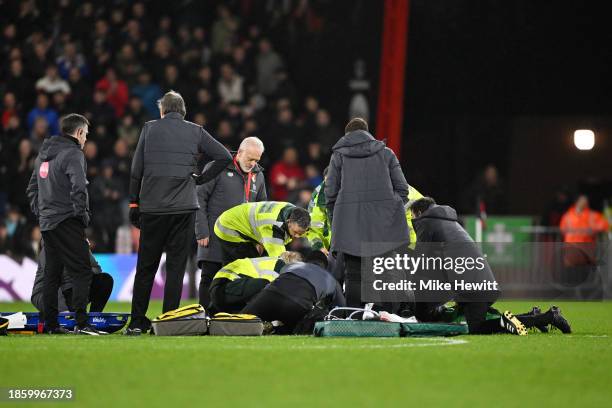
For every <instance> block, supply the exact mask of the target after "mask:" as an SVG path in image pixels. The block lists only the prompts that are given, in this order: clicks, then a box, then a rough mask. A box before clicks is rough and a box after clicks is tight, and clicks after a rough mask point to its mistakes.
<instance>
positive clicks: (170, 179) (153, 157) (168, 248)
mask: <svg viewBox="0 0 612 408" xmlns="http://www.w3.org/2000/svg"><path fill="white" fill-rule="evenodd" d="M185 114H186V108H185V102H184V101H183V98H182V97H181V95H180V94H178V93H176V92H173V91H170V92H167V93H166V94H165V95H164V96H163V97H162V99H161V100H160V115H161V119H158V120H152V121H149V122H147V123H145V124H144V126H143V128H142V131H141V134H140V138H139V139H138V145H137V146H136V151H135V153H134V158H133V160H132V172H131V178H130V191H129V193H130V204H129V206H130V221H131V223H132V225H134V226H135V227H137V228H140V241H139V247H138V261H137V265H136V276H135V278H134V289H133V293H132V313H131V314H132V319H131V321H130V326H129V327H128V330H127V331H126V334H129V335H138V334H141V333H142V332H143V331H148V330H149V328H150V322H149V320H148V319H147V317H146V312H147V309H148V307H149V300H150V297H151V290H152V289H153V280H154V279H155V273H156V272H157V269H158V267H159V262H160V259H161V256H162V253H163V252H164V251H165V252H166V254H167V257H166V281H165V285H164V302H163V307H162V310H163V312H167V311H169V310H173V309H176V308H178V306H179V303H180V299H181V292H182V289H183V276H184V274H185V266H186V264H187V257H188V256H189V252H190V248H191V246H192V239H193V232H194V225H195V212H196V211H197V210H198V208H199V204H198V197H197V194H196V181H198V180H199V182H202V183H205V182H207V181H210V180H212V179H213V178H215V177H216V176H217V175H218V174H219V173H220V172H221V171H222V170H223V169H224V168H225V167H226V166H227V165H228V164H229V163H231V161H232V156H231V155H230V153H229V151H228V150H227V149H226V148H225V147H223V145H222V144H221V143H219V142H217V141H216V140H215V139H214V138H213V137H212V136H211V135H210V134H209V133H208V132H206V131H205V130H204V129H203V128H202V127H201V126H199V125H196V124H195V123H192V122H188V121H186V120H184V119H183V118H184V117H185ZM200 154H203V155H205V156H207V157H209V158H210V159H212V163H211V164H210V166H209V167H208V169H207V170H206V171H205V172H204V173H202V174H201V175H199V176H195V177H194V170H195V169H196V168H197V161H198V157H199V155H200ZM196 179H198V180H196Z"/></svg>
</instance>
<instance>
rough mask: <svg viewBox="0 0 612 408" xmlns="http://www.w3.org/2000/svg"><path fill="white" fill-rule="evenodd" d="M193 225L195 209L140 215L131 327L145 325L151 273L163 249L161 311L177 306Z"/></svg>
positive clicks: (155, 268) (152, 273)
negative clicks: (164, 258)
mask: <svg viewBox="0 0 612 408" xmlns="http://www.w3.org/2000/svg"><path fill="white" fill-rule="evenodd" d="M194 228H195V212H190V213H186V214H141V215H140V244H139V247H138V262H137V264H136V276H135V277H134V290H133V292H132V321H131V322H130V327H131V328H141V329H147V328H148V325H149V323H148V319H147V318H146V313H147V309H148V308H149V300H150V298H151V290H152V289H153V281H154V280H155V273H156V272H157V269H158V268H159V262H160V260H161V256H162V253H163V252H164V251H166V281H165V283H164V304H163V308H162V310H163V312H164V313H165V312H167V311H169V310H173V309H177V308H178V307H179V305H180V302H181V293H182V291H183V277H184V276H185V266H186V264H187V257H188V256H189V251H190V246H191V242H190V240H191V238H193V231H194Z"/></svg>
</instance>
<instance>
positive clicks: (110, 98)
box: [96, 68, 130, 118]
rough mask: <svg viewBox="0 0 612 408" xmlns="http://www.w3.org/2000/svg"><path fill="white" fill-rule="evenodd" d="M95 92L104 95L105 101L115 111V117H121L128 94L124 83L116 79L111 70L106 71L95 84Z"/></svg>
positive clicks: (113, 71)
mask: <svg viewBox="0 0 612 408" xmlns="http://www.w3.org/2000/svg"><path fill="white" fill-rule="evenodd" d="M96 90H100V91H103V92H104V93H105V94H106V101H107V102H108V104H109V105H111V106H112V107H113V109H114V110H115V116H117V117H118V118H119V117H121V116H123V112H124V111H125V106H126V105H127V103H128V100H129V98H130V94H129V92H128V86H127V84H126V83H125V81H122V80H120V79H119V78H117V74H116V73H115V70H114V69H113V68H109V69H107V70H106V75H105V76H104V77H103V78H102V79H100V80H99V81H98V82H97V83H96Z"/></svg>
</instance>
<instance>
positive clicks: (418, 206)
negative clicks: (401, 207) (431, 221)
mask: <svg viewBox="0 0 612 408" xmlns="http://www.w3.org/2000/svg"><path fill="white" fill-rule="evenodd" d="M435 204H436V200H434V199H433V198H431V197H423V198H419V199H418V200H416V201H415V202H413V203H412V204H410V209H411V210H412V212H413V213H414V215H415V216H417V217H418V216H420V215H421V214H423V213H424V212H425V211H427V210H428V209H429V207H431V206H432V205H435Z"/></svg>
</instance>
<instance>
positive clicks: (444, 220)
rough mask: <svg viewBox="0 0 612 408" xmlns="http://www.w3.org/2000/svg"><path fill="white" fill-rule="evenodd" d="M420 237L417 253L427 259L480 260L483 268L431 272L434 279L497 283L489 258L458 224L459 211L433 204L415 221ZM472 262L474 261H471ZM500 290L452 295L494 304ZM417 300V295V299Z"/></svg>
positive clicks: (465, 300) (456, 292)
mask: <svg viewBox="0 0 612 408" xmlns="http://www.w3.org/2000/svg"><path fill="white" fill-rule="evenodd" d="M412 225H413V226H414V230H415V231H416V234H417V245H416V249H415V250H416V253H418V254H423V255H425V256H427V257H440V258H442V259H446V258H452V259H454V260H456V261H459V260H462V262H463V260H465V259H472V260H476V259H478V258H481V261H482V265H483V267H482V268H470V270H467V271H459V272H457V271H456V270H438V271H435V270H428V271H427V274H428V276H429V277H431V278H432V279H433V278H434V277H433V275H434V274H436V273H437V275H436V276H435V278H440V279H442V280H445V281H447V282H452V281H454V280H461V279H463V280H465V281H468V282H472V283H478V282H482V281H483V280H484V281H489V282H494V281H495V276H494V275H493V271H492V270H491V267H490V265H489V263H488V262H487V260H486V256H484V255H483V253H482V251H481V250H480V248H479V247H478V245H477V244H476V243H475V242H474V240H473V239H472V237H470V235H469V234H468V233H467V232H466V230H465V229H464V228H463V227H462V226H461V224H459V220H458V218H457V212H456V211H455V209H454V208H452V207H449V206H447V205H433V206H431V207H430V208H429V209H427V210H426V211H425V212H423V214H421V215H420V216H419V217H418V218H414V219H413V220H412ZM470 262H472V261H470ZM499 295H500V291H497V290H495V291H493V290H490V291H463V292H462V291H460V290H457V291H455V293H454V294H453V299H454V300H456V301H458V302H474V301H476V302H495V300H497V298H498V297H499ZM417 297H418V296H417Z"/></svg>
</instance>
